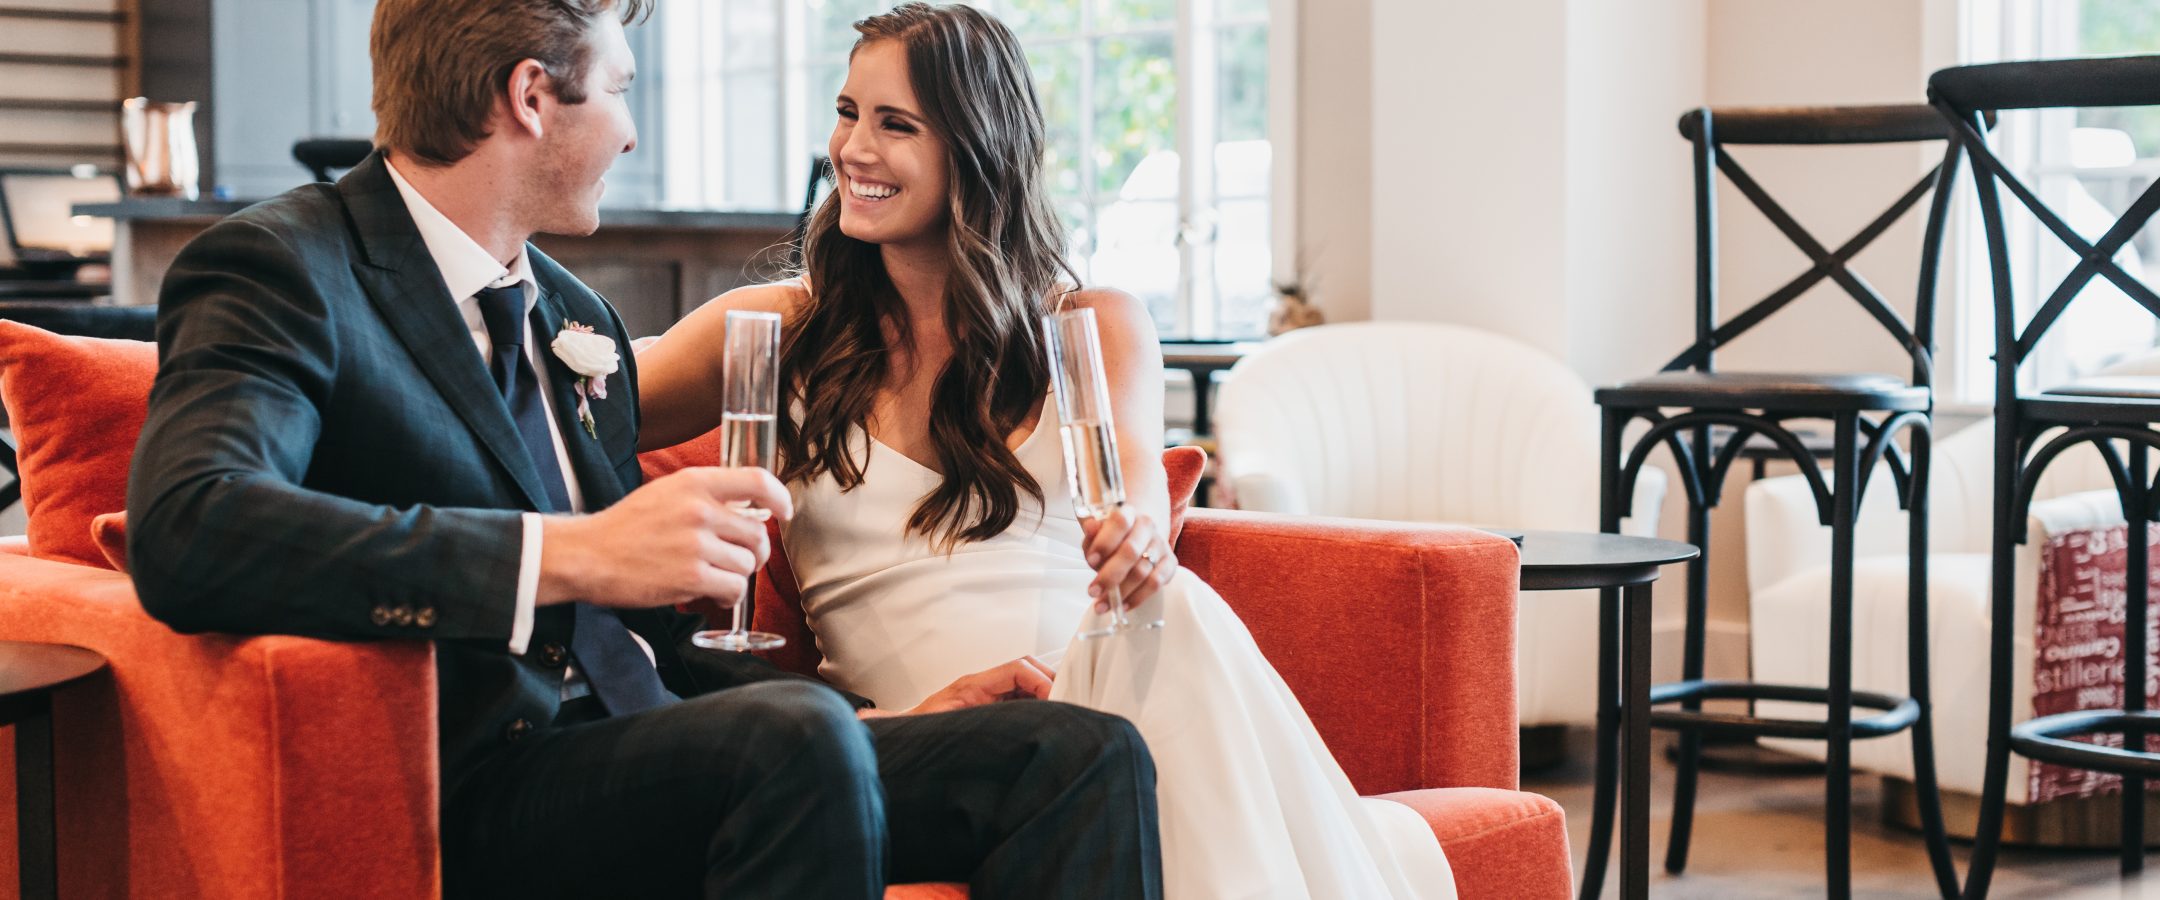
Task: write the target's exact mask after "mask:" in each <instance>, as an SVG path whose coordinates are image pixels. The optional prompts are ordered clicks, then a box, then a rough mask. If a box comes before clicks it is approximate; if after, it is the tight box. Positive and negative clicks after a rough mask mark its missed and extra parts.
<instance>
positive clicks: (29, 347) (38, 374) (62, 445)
mask: <svg viewBox="0 0 2160 900" xmlns="http://www.w3.org/2000/svg"><path fill="white" fill-rule="evenodd" d="M156 376H157V345H156V344H151V343H147V342H144V341H120V340H108V339H105V338H86V337H65V336H62V335H57V334H53V333H52V332H49V331H45V330H43V329H39V328H33V327H31V326H29V325H24V324H21V323H19V322H0V401H4V402H5V403H6V404H7V416H8V423H9V425H10V426H11V427H12V428H13V429H14V431H15V442H16V447H17V449H16V460H17V462H16V465H17V468H18V470H19V471H20V473H21V477H22V486H23V508H24V511H25V512H27V513H28V514H29V517H30V524H29V528H28V531H29V535H30V553H31V555H33V556H38V557H41V558H44V559H57V560H63V561H66V562H73V563H81V564H83V565H86V566H97V567H99V568H104V567H105V566H106V565H107V564H106V561H105V554H104V553H102V552H100V551H99V550H98V547H97V544H96V543H95V542H94V541H92V540H91V537H90V520H91V519H93V518H96V517H97V516H98V515H100V514H103V513H109V512H118V511H120V510H121V509H123V508H124V507H126V505H127V472H128V462H129V460H130V459H132V458H133V457H134V455H135V438H136V436H137V435H139V434H141V433H142V425H143V417H144V416H145V415H146V414H147V410H148V408H149V402H150V382H151V380H152V379H154V378H155V377H156Z"/></svg>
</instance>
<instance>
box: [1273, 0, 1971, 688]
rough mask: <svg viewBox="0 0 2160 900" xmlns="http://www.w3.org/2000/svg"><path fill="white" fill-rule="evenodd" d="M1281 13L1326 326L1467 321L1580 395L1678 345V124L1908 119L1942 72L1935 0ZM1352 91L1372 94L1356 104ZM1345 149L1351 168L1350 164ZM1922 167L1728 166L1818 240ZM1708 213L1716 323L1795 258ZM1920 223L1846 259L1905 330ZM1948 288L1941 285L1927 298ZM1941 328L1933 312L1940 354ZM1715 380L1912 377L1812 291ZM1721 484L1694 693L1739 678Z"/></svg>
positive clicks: (1768, 160) (1779, 159)
mask: <svg viewBox="0 0 2160 900" xmlns="http://www.w3.org/2000/svg"><path fill="white" fill-rule="evenodd" d="M1303 18H1304V22H1303V25H1304V27H1305V29H1306V30H1305V33H1304V37H1303V40H1305V41H1306V42H1307V44H1306V46H1305V47H1304V49H1303V56H1304V61H1305V66H1304V69H1305V71H1303V72H1301V75H1300V78H1301V81H1300V84H1301V89H1302V90H1303V92H1304V94H1303V98H1302V100H1303V108H1302V109H1301V110H1300V116H1301V119H1300V123H1299V131H1300V136H1301V140H1302V141H1303V142H1304V143H1303V144H1302V145H1301V147H1302V150H1303V152H1304V153H1305V158H1304V162H1303V165H1302V167H1301V168H1302V172H1301V176H1300V177H1301V179H1302V180H1303V181H1302V184H1301V190H1300V202H1301V203H1303V204H1304V219H1305V221H1304V222H1302V223H1301V228H1300V242H1301V245H1302V246H1303V247H1304V249H1305V252H1306V253H1307V254H1308V257H1309V258H1308V260H1307V261H1306V263H1305V266H1304V268H1305V269H1306V270H1307V271H1309V272H1313V273H1315V275H1316V277H1317V283H1318V285H1319V302H1320V304H1321V306H1322V308H1323V309H1324V310H1325V311H1327V312H1328V314H1329V318H1330V320H1331V321H1345V320H1352V319H1360V318H1367V317H1369V318H1372V319H1380V320H1389V319H1401V320H1419V321H1444V322H1454V323H1459V324H1465V325H1471V326H1475V327H1480V328H1486V329H1490V330H1493V331H1496V332H1499V333H1502V334H1506V335H1510V336H1513V337H1516V338H1518V339H1521V340H1524V341H1526V342H1528V343H1531V344H1532V345H1535V346H1538V347H1541V348H1543V349H1545V350H1546V351H1548V352H1550V353H1552V354H1553V355H1555V356H1557V357H1560V358H1561V359H1563V360H1565V361H1567V362H1568V363H1569V365H1570V366H1572V367H1573V368H1575V369H1576V370H1577V371H1578V372H1579V373H1581V374H1582V375H1583V377H1584V379H1585V380H1586V381H1589V382H1591V383H1593V384H1596V383H1607V382H1612V381H1615V380H1620V379H1624V378H1627V377H1632V376H1636V375H1641V374H1648V373H1649V372H1651V371H1654V370H1655V369H1656V368H1658V367H1659V366H1660V365H1662V364H1663V363H1664V362H1665V361H1666V360H1667V359H1669V358H1671V357H1672V356H1673V355H1674V354H1675V353H1677V352H1678V351H1679V350H1680V349H1682V348H1683V347H1684V346H1685V345H1686V344H1687V343H1689V341H1690V340H1691V339H1692V329H1693V302H1694V299H1693V298H1694V262H1693V259H1694V235H1693V228H1694V226H1693V209H1692V203H1693V199H1692V197H1693V195H1692V188H1691V187H1690V177H1691V174H1690V166H1691V163H1690V161H1689V156H1688V151H1687V144H1686V142H1685V141H1683V140H1682V139H1681V138H1680V136H1679V134H1678V131H1677V129H1676V122H1677V120H1678V118H1679V116H1680V114H1681V113H1682V112H1683V111H1685V110H1687V109H1689V108H1692V107H1695V106H1699V105H1703V104H1710V105H1747V106H1758V105H1781V106H1782V105H1820V104H1848V103H1900V102H1920V101H1921V100H1922V96H1923V92H1924V88H1925V83H1926V76H1927V73H1928V72H1930V71H1933V70H1934V69H1936V68H1940V67H1942V66H1945V65H1950V64H1953V63H1954V62H1955V57H1956V44H1957V0H1815V2H1810V3H1778V2H1759V0H1655V2H1648V3H1612V2H1608V0H1517V2H1508V3H1482V2H1468V0H1439V2H1436V0H1352V2H1347V3H1335V2H1331V0H1307V2H1306V3H1305V10H1304V13H1303ZM1359 26H1362V29H1361V28H1360V27H1359ZM1360 31H1362V35H1363V39H1364V41H1365V42H1366V43H1365V45H1364V46H1363V47H1361V46H1360V44H1359V37H1360V35H1359V32H1360ZM1360 49H1369V62H1362V61H1361V60H1363V59H1365V58H1366V57H1364V56H1363V55H1362V54H1360V53H1359V52H1358V51H1359V50H1360ZM1359 78H1369V82H1368V83H1367V84H1366V85H1365V87H1366V92H1365V93H1363V94H1360V93H1359V91H1358V87H1359V86H1358V84H1357V80H1358V79H1359ZM1361 121H1366V122H1369V127H1365V128H1361V127H1359V125H1360V122H1361ZM1361 142H1362V143H1361ZM1361 149H1362V150H1363V151H1364V152H1365V153H1366V154H1367V157H1368V158H1369V160H1370V164H1369V166H1367V167H1365V168H1364V169H1362V170H1361V168H1360V167H1359V166H1358V165H1357V164H1356V153H1357V151H1358V150H1361ZM1940 153H1941V148H1940V145H1931V146H1893V147H1883V148H1862V149H1834V150H1809V149H1797V150H1796V149H1785V148H1752V147H1743V148H1739V149H1738V150H1737V151H1736V153H1735V158H1736V159H1738V160H1739V161H1741V162H1742V163H1743V164H1744V165H1745V166H1746V167H1747V168H1748V169H1749V170H1750V171H1751V172H1752V173H1753V174H1755V175H1756V176H1757V180H1758V181H1760V182H1762V183H1763V184H1764V186H1765V187H1766V188H1767V189H1768V190H1769V191H1770V192H1771V193H1772V194H1773V196H1776V197H1778V198H1779V199H1780V201H1781V202H1784V203H1785V205H1786V207H1787V209H1788V210H1790V211H1791V212H1792V213H1793V214H1794V215H1795V216H1796V217H1797V218H1798V219H1799V221H1800V222H1801V223H1802V224H1803V225H1804V226H1806V227H1807V228H1808V229H1809V231H1811V232H1812V233H1813V234H1814V235H1815V236H1816V238H1817V239H1818V240H1820V241H1822V242H1823V243H1825V244H1826V245H1828V246H1831V247H1835V246H1837V245H1838V244H1840V243H1842V242H1843V241H1844V240H1845V239H1847V238H1848V237H1850V236H1851V234H1852V233H1853V232H1854V231H1856V230H1858V229H1859V228H1860V227H1862V226H1863V225H1864V224H1865V223H1866V222H1867V221H1869V220H1870V219H1871V218H1873V216H1874V215H1875V214H1876V213H1878V212H1880V211H1881V210H1882V209H1883V208H1885V207H1887V206H1888V204H1889V203H1890V202H1891V201H1892V200H1894V199H1895V198H1896V197H1897V196H1898V195H1899V194H1900V193H1901V192H1902V191H1903V190H1904V189H1905V188H1906V187H1908V186H1909V185H1910V184H1911V183H1912V182H1913V180H1915V179H1917V178H1918V177H1919V176H1920V175H1921V173H1923V172H1925V171H1926V170H1927V169H1928V168H1929V167H1930V166H1932V165H1933V164H1934V163H1935V162H1936V161H1937V160H1938V159H1939V158H1940ZM1718 200H1719V204H1720V207H1719V211H1720V216H1719V229H1718V235H1719V240H1720V242H1721V253H1720V266H1719V280H1718V285H1719V291H1720V296H1721V298H1722V303H1723V309H1722V312H1723V314H1725V315H1730V314H1731V313H1733V312H1736V311H1738V310H1739V309H1741V308H1743V307H1744V306H1745V305H1747V304H1749V303H1751V302H1752V301H1754V300H1756V299H1759V298H1760V297H1762V296H1763V295H1764V294H1767V293H1768V292H1769V291H1771V290H1772V289H1774V288H1775V287H1777V286H1778V285H1779V284H1782V283H1783V282H1784V281H1786V280H1787V279H1789V278H1791V277H1792V276H1794V275H1796V274H1798V273H1799V272H1801V271H1802V270H1804V269H1805V268H1806V264H1807V263H1806V260H1805V258H1804V257H1803V256H1802V255H1801V254H1800V253H1799V252H1798V251H1797V250H1795V249H1793V248H1792V247H1791V245H1790V243H1789V242H1787V241H1786V240H1785V238H1784V237H1783V236H1781V235H1780V234H1778V233H1777V231H1776V230H1775V229H1774V228H1773V227H1772V226H1770V225H1769V224H1768V222H1766V221H1765V220H1764V219H1763V218H1762V216H1761V215H1760V214H1759V213H1757V212H1756V211H1755V210H1754V209H1753V208H1752V206H1750V205H1749V204H1748V203H1747V201H1746V200H1745V199H1744V198H1742V197H1740V196H1739V195H1738V194H1737V192H1735V191H1733V190H1732V189H1731V188H1730V187H1729V186H1721V188H1720V193H1719V198H1718ZM1360 204H1364V206H1365V208H1364V209H1363V210H1362V212H1363V215H1362V216H1361V215H1360V213H1361V210H1360V208H1359V207H1360ZM1924 214H1925V209H1924V207H1923V208H1922V209H1917V210H1914V211H1913V212H1912V213H1909V214H1908V219H1907V220H1906V221H1904V222H1903V223H1901V224H1900V226H1899V227H1897V228H1895V229H1893V230H1891V231H1890V232H1889V233H1887V234H1885V235H1883V236H1882V237H1881V238H1879V239H1878V240H1877V242H1876V243H1875V245H1874V246H1873V247H1872V248H1871V249H1870V250H1869V251H1868V252H1866V253H1864V254H1862V255H1861V256H1860V257H1859V258H1858V259H1857V260H1856V261H1855V263H1854V268H1855V269H1856V270H1857V271H1859V272H1860V273H1861V274H1862V276H1863V277H1865V278H1866V279H1868V280H1869V281H1870V282H1871V283H1872V284H1874V285H1875V287H1876V289H1877V290H1878V291H1879V292H1881V293H1882V294H1883V295H1884V296H1885V297H1886V298H1887V299H1889V300H1890V301H1891V302H1892V305H1893V307H1895V308H1897V309H1899V310H1900V311H1902V312H1905V313H1906V314H1908V315H1909V314H1910V312H1911V307H1912V297H1913V290H1914V281H1915V279H1916V278H1917V272H1918V268H1917V266H1918V257H1917V248H1918V243H1919V235H1920V228H1921V216H1923V215H1924ZM1361 219H1362V220H1363V221H1364V222H1365V223H1366V226H1365V227H1366V228H1367V229H1368V230H1369V240H1370V248H1371V249H1370V252H1369V259H1367V260H1365V261H1364V262H1365V264H1366V265H1369V271H1370V276H1369V279H1368V280H1367V281H1366V282H1365V283H1364V284H1362V285H1361V284H1360V283H1359V280H1358V278H1357V276H1356V274H1355V270H1356V268H1357V266H1358V265H1359V264H1360V262H1361V261H1360V259H1359V258H1358V253H1357V252H1356V251H1355V250H1354V249H1350V248H1346V246H1345V245H1347V244H1349V243H1351V242H1352V241H1353V240H1355V235H1356V234H1357V231H1356V229H1357V228H1358V225H1359V222H1360V220H1361ZM1946 275H1947V273H1946ZM1361 288H1362V289H1364V290H1366V291H1369V296H1368V297H1363V298H1361V297H1359V296H1357V295H1356V292H1357V291H1358V290H1359V289H1361ZM1953 288H1954V285H1953V284H1947V283H1946V285H1945V287H1944V294H1943V297H1944V298H1945V302H1946V303H1947V302H1948V298H1950V297H1952V296H1954V293H1953ZM1953 314H1954V311H1953V310H1949V309H1945V310H1944V314H1943V318H1944V321H1943V323H1942V325H1941V329H1942V334H1943V335H1944V336H1945V337H1948V336H1949V334H1950V332H1951V325H1952V322H1953V321H1954V318H1953ZM1855 335H1865V338H1855ZM1946 355H1947V354H1946ZM1720 361H1721V364H1723V365H1725V366H1726V367H1729V368H1732V369H1778V368H1790V367H1794V366H1804V367H1805V368H1806V369H1809V370H1818V371H1880V372H1887V373H1894V374H1900V375H1902V374H1905V373H1906V372H1907V371H1908V369H1909V363H1908V362H1907V358H1906V356H1905V355H1904V353H1903V351H1902V350H1901V349H1900V348H1899V347H1898V346H1897V345H1896V344H1894V343H1893V342H1892V341H1890V340H1889V338H1888V337H1887V336H1881V332H1880V330H1879V328H1878V327H1877V326H1876V325H1875V324H1874V323H1873V321H1872V320H1871V319H1869V318H1868V317H1867V316H1866V315H1865V314H1864V313H1862V312H1860V310H1859V307H1858V306H1857V304H1855V303H1854V302H1853V301H1852V300H1851V299H1850V298H1848V297H1846V296H1845V295H1844V294H1843V292H1842V291H1840V290H1838V289H1837V288H1836V287H1835V286H1833V285H1829V284H1828V283H1825V285H1823V286H1821V287H1818V288H1817V289H1816V290H1815V291H1813V292H1811V293H1810V294H1808V295H1806V296H1804V297H1802V298H1801V299H1800V300H1799V301H1798V302H1796V303H1795V304H1794V305H1793V306H1792V307H1789V308H1787V309H1786V310H1785V311H1784V312H1781V313H1780V314H1779V315H1778V316H1776V317H1775V318H1773V319H1772V320H1770V321H1769V322H1768V323H1766V324H1765V325H1763V326H1761V327H1760V329H1759V330H1758V331H1756V332H1752V333H1751V334H1750V335H1749V336H1748V337H1746V338H1744V339H1743V340H1742V342H1740V343H1738V344H1736V345H1734V346H1733V347H1732V348H1731V349H1730V350H1729V351H1728V352H1726V353H1724V354H1721V357H1720ZM1744 489H1745V484H1744V483H1743V482H1742V481H1741V480H1740V479H1734V483H1733V485H1732V486H1731V490H1729V491H1728V496H1727V498H1726V500H1725V502H1724V504H1723V505H1722V506H1721V507H1720V509H1719V510H1718V512H1717V514H1716V515H1715V517H1714V522H1713V532H1712V542H1713V545H1714V546H1715V547H1717V548H1718V549H1719V550H1720V551H1721V552H1718V553H1715V554H1713V557H1714V559H1715V562H1714V564H1713V566H1712V572H1711V585H1712V599H1711V619H1712V623H1713V624H1712V628H1713V644H1712V660H1713V663H1712V670H1713V674H1718V673H1720V672H1722V673H1724V674H1740V673H1741V671H1742V670H1739V669H1738V667H1740V666H1744V663H1745V660H1744V657H1742V656H1738V655H1737V654H1738V653H1740V652H1743V651H1744V645H1741V642H1742V641H1744V637H1745V628H1746V618H1747V609H1746V595H1745V584H1746V582H1745V575H1746V573H1745V570H1744V567H1743V564H1744V559H1743V554H1742V553H1741V552H1740V551H1741V548H1742V539H1743V536H1742V535H1741V533H1740V531H1739V522H1740V520H1741V516H1742V510H1741V509H1740V502H1739V501H1740V499H1741V498H1740V495H1741V493H1742V492H1743V491H1744ZM1679 506H1680V503H1679V498H1678V497H1677V496H1674V497H1673V498H1672V500H1671V501H1670V502H1669V503H1668V514H1667V516H1666V522H1665V524H1664V526H1663V529H1662V530H1663V532H1664V533H1665V534H1667V535H1671V536H1679V535H1681V534H1682V533H1684V528H1683V527H1682V526H1681V520H1680V518H1679V515H1678V513H1679V510H1678V507H1679ZM1670 574H1671V575H1672V576H1673V577H1670V578H1668V579H1666V581H1665V582H1664V583H1661V584H1660V590H1659V604H1658V605H1659V619H1660V623H1659V624H1660V628H1661V631H1662V630H1664V629H1665V628H1667V627H1670V626H1671V625H1672V624H1673V622H1674V620H1675V619H1676V618H1677V616H1678V606H1677V603H1678V588H1679V581H1680V579H1679V578H1678V577H1677V576H1678V572H1677V570H1676V571H1675V572H1673V573H1670ZM1662 642H1663V641H1662V638H1661V644H1662ZM1721 644H1722V647H1721ZM1662 655H1663V656H1671V655H1672V654H1670V653H1664V654H1662ZM1668 662H1671V660H1667V659H1661V663H1668Z"/></svg>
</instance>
